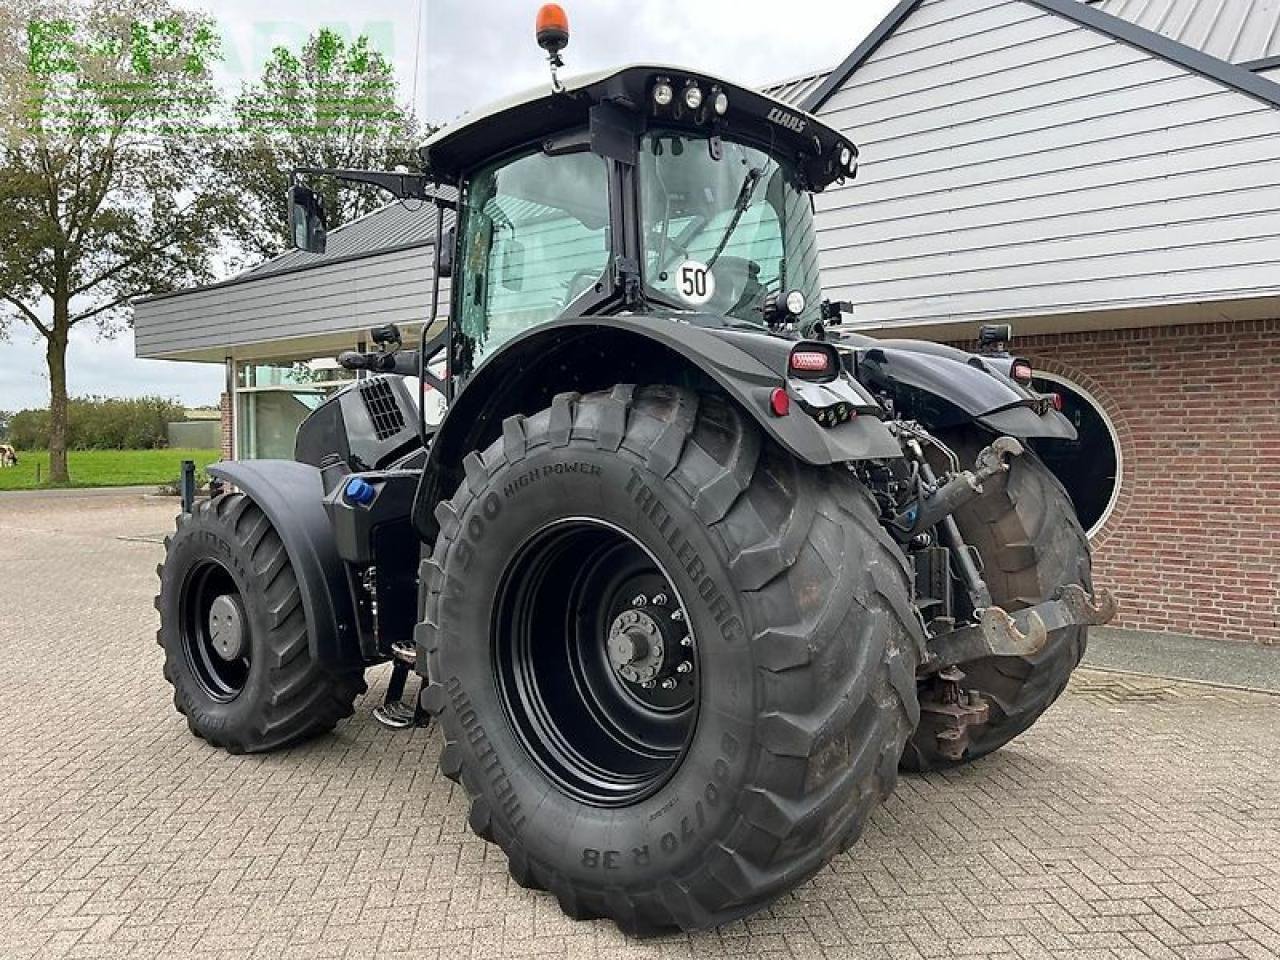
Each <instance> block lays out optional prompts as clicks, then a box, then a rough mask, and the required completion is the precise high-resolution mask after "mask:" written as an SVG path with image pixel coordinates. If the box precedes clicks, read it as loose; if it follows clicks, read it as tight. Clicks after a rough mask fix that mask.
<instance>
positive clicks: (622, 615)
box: [490, 518, 702, 807]
mask: <svg viewBox="0 0 1280 960" xmlns="http://www.w3.org/2000/svg"><path fill="white" fill-rule="evenodd" d="M490 634H491V640H492V654H493V660H494V664H495V667H496V675H497V685H498V693H499V697H500V700H501V703H502V708H503V712H504V713H505V715H506V718H507V720H508V722H509V724H510V726H511V729H512V731H513V732H514V733H515V735H516V738H517V740H519V742H520V743H521V745H522V747H523V748H524V749H525V751H526V752H527V753H528V754H529V756H530V757H531V758H532V759H533V761H534V763H535V764H536V765H537V766H538V768H539V769H540V770H541V771H542V772H543V774H544V775H546V776H547V777H548V778H549V779H550V780H551V781H552V782H553V783H555V784H556V786H557V787H558V788H559V789H560V790H561V791H562V792H564V793H565V794H567V795H569V796H571V797H574V798H575V799H577V800H580V801H581V802H583V803H587V804H590V805H592V806H604V807H617V806H627V805H630V804H634V803H637V802H639V801H640V800H643V799H644V798H645V797H648V796H651V795H652V794H653V793H655V792H656V791H657V790H659V789H660V788H661V787H662V785H663V784H664V783H666V782H667V780H669V779H670V777H671V776H672V775H673V774H674V773H675V771H676V770H677V769H678V768H679V766H680V764H681V762H682V761H683V759H684V755H685V753H686V751H687V749H688V746H689V742H690V740H691V738H692V735H693V731H694V727H695V725H696V721H697V715H698V707H699V703H700V699H701V673H702V671H701V670H700V669H699V665H698V648H697V643H696V639H695V637H694V633H693V630H692V626H691V625H690V623H689V621H688V618H687V615H686V608H685V606H684V605H683V603H682V602H681V601H680V597H679V595H678V593H677V592H676V590H675V587H674V585H673V583H672V580H671V578H670V576H669V575H668V574H667V572H666V570H665V569H664V568H663V566H662V565H661V564H660V563H659V562H658V561H657V559H656V558H655V557H654V556H653V554H651V553H650V552H649V551H648V550H647V549H645V548H644V547H643V546H642V545H641V544H640V543H639V541H637V540H636V539H635V538H634V537H632V536H631V535H630V534H628V533H626V532H624V531H622V530H621V529H619V528H617V527H615V526H613V525H612V524H609V523H606V522H604V521H601V520H596V519H585V518H574V519H567V520H562V521H558V522H556V523H553V524H550V525H548V526H547V527H544V528H542V529H541V530H539V531H538V532H536V533H535V534H533V536H531V537H530V538H529V539H528V540H527V541H526V542H525V543H524V545H523V546H521V548H520V549H519V550H518V551H516V553H515V555H514V557H513V558H512V560H511V562H510V563H509V564H508V565H507V568H506V570H505V572H504V574H503V577H502V581H501V584H500V586H499V590H498V595H497V602H496V603H495V604H494V620H493V624H492V627H491V631H490Z"/></svg>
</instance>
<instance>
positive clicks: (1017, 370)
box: [1009, 360, 1032, 386]
mask: <svg viewBox="0 0 1280 960" xmlns="http://www.w3.org/2000/svg"><path fill="white" fill-rule="evenodd" d="M1009 375H1010V376H1011V377H1013V379H1014V380H1016V381H1018V383H1020V384H1022V385H1023V386H1026V385H1027V384H1029V383H1030V382H1031V377H1032V371H1031V364H1030V363H1028V362H1027V361H1026V360H1015V361H1013V367H1012V368H1011V369H1010V371H1009Z"/></svg>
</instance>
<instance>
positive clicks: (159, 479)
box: [0, 449, 220, 490]
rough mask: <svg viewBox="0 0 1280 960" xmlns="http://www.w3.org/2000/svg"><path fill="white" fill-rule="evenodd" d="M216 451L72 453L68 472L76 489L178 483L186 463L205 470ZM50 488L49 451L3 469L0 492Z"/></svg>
mask: <svg viewBox="0 0 1280 960" xmlns="http://www.w3.org/2000/svg"><path fill="white" fill-rule="evenodd" d="M219 457H220V454H219V453H218V451H217V450H181V449H173V450H72V451H71V452H70V453H69V454H68V463H67V469H68V472H70V474H71V484H70V485H71V486H73V487H124V486H134V485H140V484H147V485H159V484H162V483H169V482H172V481H175V480H177V478H178V471H179V470H180V469H181V464H182V461H183V460H194V461H195V463H196V469H197V470H199V469H202V468H204V467H206V466H208V465H209V464H211V463H213V462H214V461H215V460H217V459H219ZM37 465H38V466H39V468H40V483H39V485H38V486H40V487H46V486H48V485H49V453H48V451H47V450H36V451H26V452H23V451H19V452H18V465H17V466H16V467H4V468H0V490H34V489H36V487H37V484H36V467H37Z"/></svg>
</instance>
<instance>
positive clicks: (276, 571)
mask: <svg viewBox="0 0 1280 960" xmlns="http://www.w3.org/2000/svg"><path fill="white" fill-rule="evenodd" d="M165 551H166V552H165V561H164V563H163V564H161V565H160V566H159V567H158V568H157V571H156V572H157V573H158V574H159V576H160V594H159V595H158V596H157V597H156V609H157V610H158V611H159V612H160V631H159V633H157V635H156V639H157V641H158V642H159V644H160V646H161V647H162V648H163V649H164V677H165V679H166V680H168V681H169V683H170V684H172V685H173V705H174V706H175V707H176V708H177V710H178V712H179V713H181V714H182V715H184V716H185V717H186V718H187V725H188V727H190V729H191V732H192V733H193V734H195V735H196V736H198V737H201V738H203V739H204V740H207V741H208V742H209V743H210V744H212V745H213V746H215V747H221V748H222V749H224V750H226V751H228V752H229V753H260V752H263V751H267V750H274V749H276V748H277V747H284V746H288V745H290V744H294V743H297V742H299V741H302V740H305V739H307V738H309V737H313V736H315V735H317V734H320V733H325V732H327V731H329V730H331V729H333V727H334V726H335V725H336V724H337V722H338V721H339V720H341V719H343V718H344V717H349V716H351V713H352V710H353V708H354V703H355V699H356V697H357V696H359V695H360V694H362V693H364V691H365V682H364V674H363V672H362V671H337V672H335V671H329V670H326V669H324V668H322V667H321V666H320V665H318V664H317V663H316V662H315V661H314V660H313V658H312V656H311V650H310V647H309V645H308V642H307V624H306V618H305V616H304V614H303V610H302V597H301V594H300V592H299V589H298V579H297V576H296V575H295V574H294V572H293V565H292V564H291V563H290V561H289V555H288V552H287V551H286V550H285V548H284V543H283V542H282V541H281V540H280V535H279V534H278V533H277V532H276V530H275V528H274V527H273V526H272V525H271V521H270V520H269V519H268V518H267V516H266V514H264V513H263V512H262V509H261V508H260V507H259V506H258V505H257V504H256V503H254V502H253V501H252V500H250V499H249V498H248V497H247V496H245V495H244V494H243V493H228V494H221V495H219V496H216V497H214V498H213V499H211V500H206V501H202V502H200V503H197V504H196V505H195V508H194V511H193V512H192V513H191V514H184V515H182V516H179V517H178V526H177V531H176V532H175V533H174V534H173V536H172V537H169V538H166V540H165Z"/></svg>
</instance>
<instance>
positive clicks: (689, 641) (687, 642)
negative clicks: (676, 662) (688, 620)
mask: <svg viewBox="0 0 1280 960" xmlns="http://www.w3.org/2000/svg"><path fill="white" fill-rule="evenodd" d="M680 646H682V647H692V646H693V637H691V636H689V635H688V634H685V635H684V636H683V637H681V638H680Z"/></svg>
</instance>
